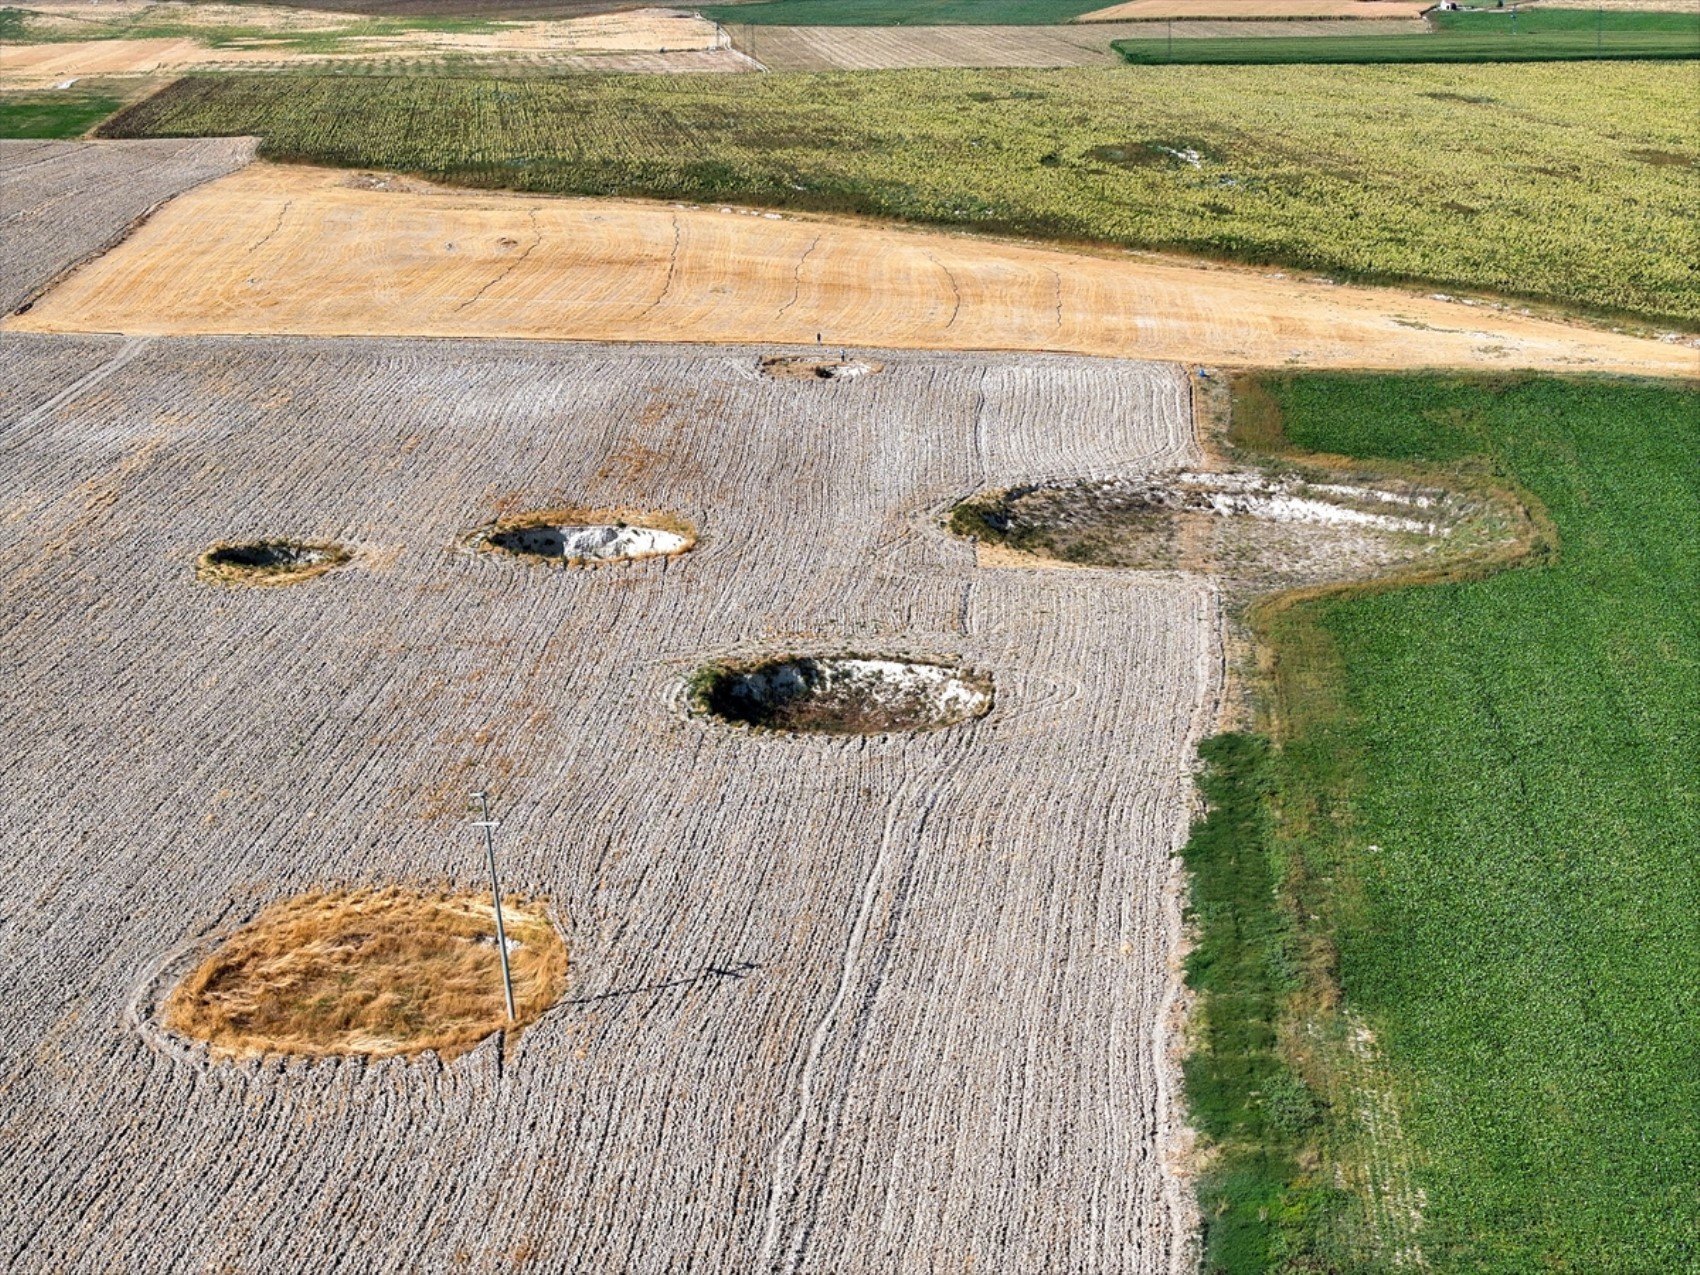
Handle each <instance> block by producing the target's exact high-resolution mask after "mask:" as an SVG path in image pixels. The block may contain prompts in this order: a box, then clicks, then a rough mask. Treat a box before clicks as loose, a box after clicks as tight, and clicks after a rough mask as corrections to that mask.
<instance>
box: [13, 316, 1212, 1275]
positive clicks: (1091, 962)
mask: <svg viewBox="0 0 1700 1275" xmlns="http://www.w3.org/2000/svg"><path fill="white" fill-rule="evenodd" d="M6 344H7V355H8V357H7V358H6V359H5V360H4V361H0V388H3V389H4V390H5V391H6V395H5V398H4V399H3V400H0V401H3V402H4V403H5V404H6V407H5V409H4V421H3V424H0V524H3V525H4V526H5V527H6V529H7V534H6V535H5V536H4V537H0V589H3V590H4V597H5V599H6V602H5V606H6V622H7V626H8V643H7V645H8V650H9V651H10V652H11V655H10V657H9V658H10V660H11V672H10V676H9V683H8V690H7V698H8V727H9V733H10V735H11V737H12V738H14V739H15V740H20V741H25V740H27V741H28V746H27V747H17V748H14V749H11V750H8V751H7V752H6V754H5V755H4V757H3V758H0V793H4V797H3V799H0V815H3V817H4V818H5V820H6V822H7V825H8V828H9V830H10V831H9V833H8V836H7V839H6V845H7V853H6V855H5V856H4V858H3V860H0V871H3V872H4V876H5V898H6V900H7V905H6V907H7V917H8V923H7V925H5V926H4V927H0V958H3V961H4V968H5V969H7V970H8V971H9V977H8V979H7V1011H8V1012H7V1013H6V1015H5V1016H4V1017H3V1019H0V1086H3V1088H4V1091H5V1092H6V1094H7V1101H6V1104H5V1108H4V1114H3V1115H0V1131H3V1135H4V1136H3V1137H0V1171H3V1172H4V1174H5V1176H6V1180H7V1181H9V1182H11V1183H12V1184H13V1186H12V1188H11V1189H9V1190H8V1191H6V1192H4V1193H0V1233H4V1234H5V1235H7V1236H9V1237H13V1243H12V1245H10V1246H9V1249H8V1254H7V1256H8V1259H9V1260H8V1264H9V1266H10V1268H11V1269H14V1270H20V1271H49V1270H51V1271H55V1272H83V1271H88V1272H104V1271H107V1270H110V1269H111V1263H112V1257H113V1254H114V1253H122V1254H124V1255H125V1258H126V1261H127V1262H128V1263H129V1264H130V1265H131V1267H132V1268H133V1269H149V1270H183V1271H190V1270H206V1269H236V1270H253V1271H259V1270H267V1271H282V1270H308V1269H329V1268H331V1267H333V1266H337V1265H339V1264H340V1265H341V1266H343V1267H346V1268H347V1269H351V1270H354V1269H357V1270H361V1271H374V1272H378V1271H412V1270H467V1271H475V1272H489V1271H499V1270H502V1271H505V1270H516V1269H518V1270H537V1271H584V1272H606V1271H635V1272H660V1271H665V1270H673V1269H677V1263H678V1260H679V1257H680V1255H681V1254H689V1255H690V1256H691V1259H692V1263H691V1264H692V1269H694V1270H701V1271H726V1272H737V1273H738V1275H744V1273H746V1272H751V1271H761V1272H768V1271H788V1270H797V1271H801V1270H810V1271H814V1270H820V1271H833V1272H839V1273H843V1275H856V1273H858V1272H880V1273H881V1275H885V1273H889V1272H935V1271H946V1270H956V1271H960V1270H963V1269H976V1270H986V1271H998V1270H1007V1271H1038V1270H1070V1271H1103V1272H1136V1273H1140V1272H1174V1273H1175V1275H1179V1273H1180V1272H1182V1271H1186V1270H1189V1269H1190V1268H1191V1262H1192V1260H1193V1258H1192V1254H1191V1252H1190V1235H1191V1224H1192V1218H1191V1215H1190V1207H1189V1204H1188V1195H1187V1192H1186V1190H1185V1188H1184V1185H1183V1183H1182V1182H1181V1181H1180V1180H1178V1179H1177V1178H1176V1177H1175V1176H1173V1175H1171V1174H1170V1173H1169V1172H1168V1171H1167V1170H1166V1169H1165V1147H1166V1141H1167V1139H1168V1138H1169V1137H1170V1136H1171V1134H1172V1133H1173V1132H1174V1126H1175V1122H1176V1120H1177V1118H1178V1114H1177V1113H1178V1105H1177V1102H1176V1095H1175V1094H1174V1092H1173V1089H1172V1084H1173V1081H1174V1070H1173V1066H1172V1060H1171V1059H1170V1058H1169V1057H1168V1055H1167V1053H1166V1050H1167V1048H1168V1041H1167V1037H1166V1033H1165V1031H1164V1026H1163V1025H1164V1023H1165V1021H1166V1017H1167V1015H1169V1013H1170V1012H1171V1010H1172V1009H1173V1004H1174V1002H1173V998H1174V996H1175V995H1176V977H1177V968H1176V964H1175V961H1176V953H1177V944H1178V942H1179V937H1180V936H1179V914H1178V909H1177V906H1176V900H1175V895H1174V889H1175V885H1176V881H1175V877H1174V871H1175V868H1174V860H1173V857H1172V856H1173V853H1174V851H1175V849H1176V847H1177V845H1178V844H1179V843H1180V842H1181V840H1182V839H1183V838H1184V837H1185V835H1186V832H1187V825H1188V821H1189V812H1190V803H1191V792H1190V789H1191V784H1190V777H1189V774H1188V759H1189V758H1190V756H1191V752H1192V748H1193V746H1194V744H1195V742H1196V740H1197V739H1198V738H1199V737H1200V735H1201V734H1202V733H1204V732H1205V731H1206V730H1208V729H1209V728H1210V725H1211V722H1212V721H1213V716H1214V701H1215V696H1216V693H1217V686H1218V680H1219V679H1218V667H1219V660H1220V649H1219V645H1218V631H1217V625H1216V606H1215V601H1214V595H1213V592H1212V589H1211V587H1210V586H1209V584H1208V583H1207V582H1205V581H1203V580H1201V579H1199V578H1196V577H1185V576H1180V575H1138V574H1133V573H1128V574H1115V573H1109V572H1057V571H1049V572H1044V571H981V570H978V569H976V567H975V566H974V562H973V551H972V548H971V547H970V546H969V545H967V544H966V543H964V542H961V541H958V540H954V539H952V538H950V537H948V536H947V535H946V534H945V533H944V532H943V531H942V529H940V528H939V527H938V525H937V517H938V514H939V513H940V511H942V510H943V509H945V508H947V507H948V506H949V504H950V503H951V502H952V501H954V500H955V499H957V498H959V497H961V496H963V495H965V494H967V493H969V492H972V491H974V490H977V489H980V488H982V487H1000V488H1001V487H1004V486H1008V485H1011V484H1014V483H1017V482H1021V481H1025V480H1029V479H1035V478H1037V479H1043V478H1046V477H1060V476H1065V475H1079V474H1087V475H1092V474H1112V473H1136V474H1137V473H1143V472H1153V471H1162V470H1168V469H1172V468H1174V467H1176V466H1180V465H1186V464H1192V463H1196V462H1197V460H1198V456H1197V453H1196V450H1195V446H1194V442H1193V434H1192V426H1191V419H1190V410H1189V398H1188V386H1187V381H1186V377H1185V375H1184V374H1183V373H1182V372H1181V371H1180V370H1179V369H1173V368H1162V367H1155V366H1151V365H1146V364H1136V363H1127V362H1116V361H1107V360H1072V359H1060V358H1052V357H1045V356H993V357H964V356H959V355H948V354H906V353H902V352H897V351H882V352H879V353H878V358H879V360H880V361H881V362H883V363H884V370H883V371H882V372H881V373H880V374H879V375H877V376H867V377H862V378H859V379H856V380H850V381H832V382H820V381H809V380H795V379H774V378H770V377H766V376H763V375H762V374H761V373H760V370H759V359H760V358H761V356H763V355H764V354H771V353H772V352H773V351H772V350H771V349H714V350H708V349H700V348H685V349H681V348H664V347H648V348H645V349H643V350H639V351H633V350H630V349H610V348H605V347H596V346H562V345H547V344H541V343H528V344H506V345H501V344H488V343H464V342H456V343H447V342H431V341H414V342H405V341H369V340H341V341H319V340H293V339H292V340H267V339H252V338H192V339H183V340H152V341H149V340H140V341H137V340H126V339H123V338H116V337H79V336H72V337H43V336H33V335H22V334H16V333H14V334H9V335H8V336H7V338H6ZM1059 420H1066V421H1067V422H1068V425H1069V428H1067V429H1066V430H1064V429H1059V428H1058V427H1057V424H1058V421H1059ZM568 500H582V501H584V502H586V503H588V504H591V505H594V506H599V507H643V508H655V509H668V510H673V511H676V512H677V513H678V514H679V515H680V516H682V517H686V518H689V519H690V520H691V521H692V522H693V523H694V524H695V525H696V526H698V527H699V528H701V531H702V539H701V543H700V544H699V545H698V547H697V548H696V549H695V550H694V551H693V552H691V553H690V554H687V555H684V556H683V557H680V558H677V559H657V560H651V561H647V562H640V563H634V564H632V565H630V566H626V567H607V568H600V569H595V570H582V571H548V570H540V569H537V568H535V567H532V566H529V565H527V564H525V563H521V562H515V561H507V560H504V559H502V558H500V557H497V556H491V555H476V554H469V553H466V552H465V551H464V550H462V549H461V548H460V547H459V541H460V538H461V537H462V536H463V535H464V534H465V532H466V531H467V530H468V529H470V528H473V527H476V526H477V525H479V524H481V523H483V522H485V521H487V520H488V519H489V518H491V517H492V516H493V515H495V514H498V513H500V512H502V511H505V510H509V509H518V508H527V507H536V506H547V505H550V504H559V503H562V502H565V501H568ZM264 535H291V536H299V537H301V538H304V539H324V540H335V541H337V542H339V543H344V544H348V545H350V546H352V547H353V548H354V551H355V552H354V558H353V560H352V561H351V562H350V563H349V564H348V565H347V566H345V567H343V568H341V569H339V570H337V571H334V572H331V573H329V574H327V575H324V576H321V577H319V578H317V579H315V580H311V581H307V582H304V583H301V584H299V585H294V586H291V587H289V588H285V589H255V590H233V589H230V588H226V587H220V586H217V585H210V584H206V583H203V582H201V581H199V580H198V579H197V578H196V575H195V569H194V564H195V558H196V555H197V554H198V553H199V552H200V550H201V549H202V548H203V546H205V545H206V544H208V543H209V542H212V541H214V540H217V539H220V538H224V537H233V538H254V537H258V536H264ZM799 650H807V651H810V652H816V653H818V652H829V651H843V652H849V651H861V652H866V653H875V654H882V655H884V656H886V657H888V658H892V659H900V660H910V661H937V662H943V663H948V664H951V665H953V666H956V665H960V666H963V667H969V668H972V669H975V670H981V671H983V672H984V673H986V674H987V675H988V676H990V677H992V678H994V679H995V682H996V688H997V690H996V693H997V698H996V704H995V706H994V707H993V708H992V710H991V712H990V713H989V714H988V715H987V716H984V717H981V718H979V719H977V720H972V721H966V722H962V723H959V724H955V725H947V726H944V727H943V728H940V729H935V730H929V731H925V732H922V733H914V734H909V733H900V734H880V735H867V736H855V737H841V736H831V735H819V734H805V735H781V734H774V733H769V734H755V733H752V732H751V731H750V730H749V729H748V728H745V727H741V726H736V725H732V724H729V723H725V722H720V721H715V720H712V719H706V718H702V717H697V716H693V715H691V714H690V713H689V712H688V711H687V709H686V705H685V703H684V697H685V688H686V682H687V678H688V677H689V675H690V673H691V672H692V671H693V670H695V669H698V668H700V667H702V665H703V664H704V663H705V662H709V661H715V660H725V661H729V662H736V661H743V660H758V659H761V658H763V657H776V656H783V655H787V654H789V653H792V652H795V651H799ZM486 786H487V787H488V788H489V789H490V790H491V791H492V793H493V796H494V800H495V806H496V809H495V815H496V817H497V818H498V819H499V820H501V827H500V828H499V829H498V831H497V843H498V849H499V853H500V855H501V856H502V861H503V867H504V886H505V888H506V889H508V890H510V891H513V892H515V893H516V894H519V895H523V896H528V897H541V898H546V899H548V900H549V906H550V909H551V913H552V914H553V916H554V917H555V918H556V919H557V920H558V921H559V923H560V924H561V926H562V928H563V930H564V931H565V938H566V947H567V961H568V970H569V983H568V985H567V987H566V990H565V992H564V994H563V995H562V997H561V999H560V1000H559V1002H558V1003H557V1004H556V1005H555V1007H554V1008H553V1009H550V1010H548V1011H547V1012H544V1013H543V1014H542V1016H541V1017H540V1018H539V1019H538V1020H537V1021H536V1022H535V1023H534V1024H532V1025H531V1026H529V1027H528V1028H527V1029H526V1030H525V1031H524V1032H523V1033H522V1034H520V1035H519V1036H518V1038H517V1039H513V1038H508V1039H506V1040H499V1039H497V1038H488V1039H486V1040H484V1041H483V1043H481V1044H479V1045H478V1046H477V1047H476V1048H475V1049H473V1050H472V1051H471V1052H469V1053H467V1054H465V1055H464V1056H462V1057H460V1058H458V1059H456V1060H455V1061H454V1062H452V1063H450V1064H447V1065H442V1064H440V1063H438V1062H436V1061H433V1060H432V1058H431V1056H429V1055H426V1056H424V1057H423V1059H422V1060H419V1061H412V1062H409V1061H404V1060H402V1059H400V1058H392V1059H387V1060H381V1061H374V1060H369V1059H364V1058H345V1057H333V1058H325V1059H320V1060H316V1061H311V1062H309V1061H305V1060H299V1059H297V1060H294V1061H290V1060H288V1059H286V1058H282V1057H275V1056H274V1057H272V1058H271V1059H270V1060H267V1061H261V1060H250V1061H246V1062H221V1061H215V1060H213V1059H211V1058H209V1057H208V1054H207V1052H206V1049H205V1047H204V1046H199V1045H191V1044H189V1043H188V1042H186V1041H185V1040H183V1039H182V1038H180V1037H178V1036H176V1035H175V1034H174V1033H173V1032H171V1031H170V1029H169V1027H168V1026H167V1025H165V1024H164V1023H163V1022H162V1020H161V1017H160V1005H161V1001H162V999H163V998H164V997H165V996H166V995H167V993H168V991H169V988H170V987H171V986H172V985H174V984H175V982H176V981H177V978H178V977H179V972H180V971H186V970H188V969H192V968H194V967H195V965H196V964H198V963H199V962H200V961H201V960H203V959H204V958H205V957H206V956H207V955H208V954H209V953H210V952H211V951H212V950H214V948H215V947H216V946H217V944H218V943H219V942H220V941H222V940H223V939H224V938H226V937H227V936H229V935H232V934H233V933H235V932H236V931H238V930H239V929H240V927H242V926H243V925H245V924H246V923H247V922H249V921H250V920H251V919H252V918H254V917H255V916H256V915H258V914H260V913H261V912H262V911H263V910H264V909H265V908H266V906H267V905H269V904H271V903H273V902H274V901H277V900H280V899H285V898H289V897H292V896H295V895H298V894H301V893H304V892H309V891H312V890H317V889H331V888H336V887H338V886H347V887H361V886H385V885H390V884H399V885H418V884H420V883H423V882H437V883H442V886H441V888H444V889H447V890H477V889H478V888H479V886H480V884H481V883H482V881H483V856H482V849H481V846H480V844H479V842H478V839H477V835H476V833H475V831H474V830H473V829H472V828H470V827H468V826H467V824H466V822H465V820H466V817H467V816H466V814H465V811H464V805H465V800H466V794H467V791H468V789H471V788H477V787H486ZM267 950H268V951H269V950H270V949H269V948H268V949H267ZM49 954H50V955H49Z"/></svg>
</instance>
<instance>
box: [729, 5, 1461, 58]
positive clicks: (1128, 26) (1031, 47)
mask: <svg viewBox="0 0 1700 1275" xmlns="http://www.w3.org/2000/svg"><path fill="white" fill-rule="evenodd" d="M1378 7H1379V6H1378ZM1171 27H1172V30H1171ZM727 29H728V30H729V31H730V32H731V33H732V42H733V44H734V45H736V47H737V48H739V49H740V50H742V51H743V52H745V53H747V54H749V55H750V56H751V57H753V58H755V59H756V60H757V61H758V62H760V63H761V64H762V65H763V66H765V67H766V68H767V69H768V70H770V71H890V70H899V69H902V68H906V67H952V66H955V67H1047V66H1119V65H1120V64H1121V62H1122V58H1121V55H1120V54H1118V53H1117V52H1116V51H1115V50H1114V49H1112V48H1111V47H1110V42H1111V41H1112V40H1127V39H1149V38H1151V37H1153V36H1164V35H1169V34H1172V35H1173V36H1174V38H1175V39H1177V40H1182V39H1196V38H1200V37H1209V36H1223V35H1230V36H1257V35H1278V36H1306V35H1420V34H1422V33H1423V32H1424V31H1426V30H1427V29H1428V28H1427V26H1426V25H1424V24H1423V23H1422V22H1420V21H1416V20H1382V21H1379V22H1377V21H1368V22H1365V21H1362V20H1360V21H1356V22H1353V21H1347V20H1345V19H1340V20H1337V21H1327V20H1322V21H1314V22H1176V23H1173V24H1163V25H1159V26H1153V25H1152V24H1151V23H1149V22H1122V23H1111V22H1105V23H1094V24H1093V25H1091V26H1086V27H1082V26H1078V25H1074V26H1050V27H1010V26H984V27H975V26H940V27H778V26H773V27H770V26H755V25H743V26H731V27H728V28H727Z"/></svg>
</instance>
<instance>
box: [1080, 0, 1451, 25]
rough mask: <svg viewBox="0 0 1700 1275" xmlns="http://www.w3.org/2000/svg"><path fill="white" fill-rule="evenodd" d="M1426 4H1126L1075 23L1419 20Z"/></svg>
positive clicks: (1304, 0)
mask: <svg viewBox="0 0 1700 1275" xmlns="http://www.w3.org/2000/svg"><path fill="white" fill-rule="evenodd" d="M1433 7H1434V5H1433V4H1431V3H1428V0H1127V2H1126V3H1124V4H1112V5H1110V6H1108V7H1107V8H1103V9H1094V10H1092V12H1090V13H1083V14H1081V15H1080V16H1079V17H1078V18H1076V19H1074V20H1075V21H1076V22H1092V23H1097V22H1152V21H1166V20H1168V19H1171V18H1173V19H1174V20H1176V21H1180V20H1182V19H1187V18H1202V19H1209V18H1225V19H1237V18H1351V19H1366V18H1367V19H1370V20H1386V19H1389V18H1404V19H1407V20H1409V19H1413V18H1420V17H1421V16H1422V15H1423V13H1424V12H1425V11H1426V10H1428V9H1432V8H1433Z"/></svg>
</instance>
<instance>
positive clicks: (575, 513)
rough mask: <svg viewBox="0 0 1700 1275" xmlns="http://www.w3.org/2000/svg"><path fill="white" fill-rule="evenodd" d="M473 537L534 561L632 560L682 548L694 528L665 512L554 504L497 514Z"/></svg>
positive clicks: (483, 544) (689, 541) (483, 546)
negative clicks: (510, 514) (547, 507)
mask: <svg viewBox="0 0 1700 1275" xmlns="http://www.w3.org/2000/svg"><path fill="white" fill-rule="evenodd" d="M472 543H473V545H474V547H476V548H480V549H488V550H493V551H495V552H497V553H508V554H513V555H514V556H515V557H520V558H527V559H530V560H532V561H534V562H549V563H557V564H564V563H595V562H622V561H624V562H631V561H635V560H637V559H640V558H665V557H671V556H672V555H674V554H679V553H684V552H685V551H686V550H688V549H690V548H691V547H692V546H694V545H695V544H696V533H695V532H694V531H693V530H692V529H691V528H690V527H689V526H688V525H687V524H685V523H684V522H683V521H681V520H680V519H677V518H672V517H669V516H667V515H664V514H655V515H643V514H630V513H625V512H623V511H622V512H603V511H596V510H580V509H551V510H541V511H538V512H536V513H529V514H521V515H518V516H517V517H513V518H502V519H499V520H497V521H496V522H493V523H491V524H490V525H489V526H488V527H483V528H480V529H479V530H478V531H477V532H475V533H473V536H472Z"/></svg>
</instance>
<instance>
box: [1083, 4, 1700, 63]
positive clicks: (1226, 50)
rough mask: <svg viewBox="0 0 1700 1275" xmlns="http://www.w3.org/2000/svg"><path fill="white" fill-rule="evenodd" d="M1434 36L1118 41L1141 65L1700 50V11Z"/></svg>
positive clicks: (1436, 18)
mask: <svg viewBox="0 0 1700 1275" xmlns="http://www.w3.org/2000/svg"><path fill="white" fill-rule="evenodd" d="M1429 21H1430V23H1432V24H1433V25H1434V27H1435V28H1436V29H1435V30H1434V31H1433V32H1432V33H1430V34H1428V35H1380V36H1318V37H1315V38H1312V39H1306V40H1293V39H1287V38H1284V37H1280V36H1265V37H1260V38H1244V39H1242V38H1238V37H1232V36H1230V37H1223V38H1215V39H1202V40H1190V39H1189V40H1179V41H1175V40H1168V39H1165V38H1164V37H1163V35H1162V28H1161V25H1160V24H1157V23H1153V24H1152V38H1150V39H1140V40H1117V41H1116V42H1115V45H1114V47H1115V49H1116V51H1117V52H1119V53H1120V54H1121V55H1122V56H1123V57H1124V58H1126V59H1127V60H1128V61H1129V62H1133V63H1137V64H1140V65H1150V64H1160V63H1167V62H1174V63H1190V64H1194V65H1203V64H1211V65H1228V64H1234V65H1241V64H1243V65H1259V64H1266V63H1341V62H1548V61H1566V60H1578V59H1600V58H1695V57H1700V13H1695V14H1686V13H1619V12H1612V13H1604V12H1599V13H1589V12H1585V11H1582V10H1577V9H1553V10H1541V9H1534V10H1526V11H1524V12H1522V13H1517V14H1513V13H1511V12H1509V11H1500V10H1490V11H1487V12H1462V11H1458V12H1450V13H1435V14H1431V15H1430V16H1429Z"/></svg>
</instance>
